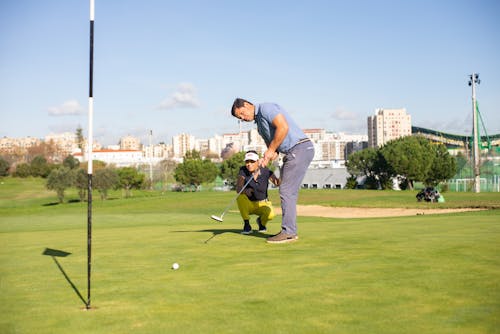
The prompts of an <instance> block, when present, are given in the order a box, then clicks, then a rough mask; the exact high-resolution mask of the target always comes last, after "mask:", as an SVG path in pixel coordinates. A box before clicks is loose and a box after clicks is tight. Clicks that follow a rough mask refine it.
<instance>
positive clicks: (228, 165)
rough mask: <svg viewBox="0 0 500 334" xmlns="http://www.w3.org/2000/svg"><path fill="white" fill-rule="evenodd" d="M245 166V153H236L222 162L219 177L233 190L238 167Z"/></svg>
mask: <svg viewBox="0 0 500 334" xmlns="http://www.w3.org/2000/svg"><path fill="white" fill-rule="evenodd" d="M244 164H245V152H238V153H236V154H233V155H232V156H231V157H230V158H229V159H226V160H224V162H222V165H221V167H220V171H221V176H222V178H223V179H225V180H226V182H227V183H228V184H230V185H231V186H232V187H233V188H234V187H235V186H236V179H237V178H238V173H239V171H240V167H241V166H243V165H244Z"/></svg>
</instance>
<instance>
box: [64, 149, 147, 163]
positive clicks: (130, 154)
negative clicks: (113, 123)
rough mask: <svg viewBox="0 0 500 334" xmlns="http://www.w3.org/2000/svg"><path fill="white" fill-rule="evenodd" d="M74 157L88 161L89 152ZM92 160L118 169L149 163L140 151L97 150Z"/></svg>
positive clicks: (76, 154) (81, 160)
mask: <svg viewBox="0 0 500 334" xmlns="http://www.w3.org/2000/svg"><path fill="white" fill-rule="evenodd" d="M73 156H74V157H75V158H76V159H78V160H79V161H80V162H83V161H88V160H89V159H88V152H84V153H83V154H82V153H75V154H73ZM92 160H99V161H103V162H105V163H106V164H107V165H114V166H116V167H131V166H134V167H136V166H138V165H141V164H147V163H149V161H148V160H147V159H146V158H144V156H143V153H142V151H139V150H118V151H117V150H96V151H92Z"/></svg>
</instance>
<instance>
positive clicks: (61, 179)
mask: <svg viewBox="0 0 500 334" xmlns="http://www.w3.org/2000/svg"><path fill="white" fill-rule="evenodd" d="M74 178H75V173H74V172H73V171H72V170H71V169H69V168H68V167H64V166H63V167H58V168H56V169H53V170H52V171H51V172H50V174H49V175H48V177H47V189H49V190H55V191H56V192H57V198H58V199H59V203H63V201H64V191H65V190H66V189H67V188H69V187H71V186H72V185H73V183H74Z"/></svg>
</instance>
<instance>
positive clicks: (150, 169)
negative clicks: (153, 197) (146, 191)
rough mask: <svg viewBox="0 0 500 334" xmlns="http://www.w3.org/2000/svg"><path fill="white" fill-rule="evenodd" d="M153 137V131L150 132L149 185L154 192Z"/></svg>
mask: <svg viewBox="0 0 500 334" xmlns="http://www.w3.org/2000/svg"><path fill="white" fill-rule="evenodd" d="M152 136H153V130H149V184H150V187H151V190H153V155H154V154H153V146H152V145H151V137H152Z"/></svg>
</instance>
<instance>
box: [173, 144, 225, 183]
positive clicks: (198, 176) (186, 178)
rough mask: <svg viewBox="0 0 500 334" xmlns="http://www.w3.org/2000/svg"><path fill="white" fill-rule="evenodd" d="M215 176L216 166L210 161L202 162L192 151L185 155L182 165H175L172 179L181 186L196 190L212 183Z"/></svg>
mask: <svg viewBox="0 0 500 334" xmlns="http://www.w3.org/2000/svg"><path fill="white" fill-rule="evenodd" d="M217 174H218V169H217V166H216V165H215V164H214V163H213V162H211V161H210V160H207V159H205V160H202V159H201V157H200V154H199V153H198V152H196V151H194V150H193V151H191V152H189V153H188V154H186V156H185V157H184V162H183V163H181V164H179V165H177V168H176V169H175V172H174V178H175V180H176V181H177V182H179V183H180V184H182V185H183V186H190V187H194V189H195V190H196V189H198V188H199V186H200V185H201V184H202V183H205V182H212V181H214V180H215V178H216V177H217Z"/></svg>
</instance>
